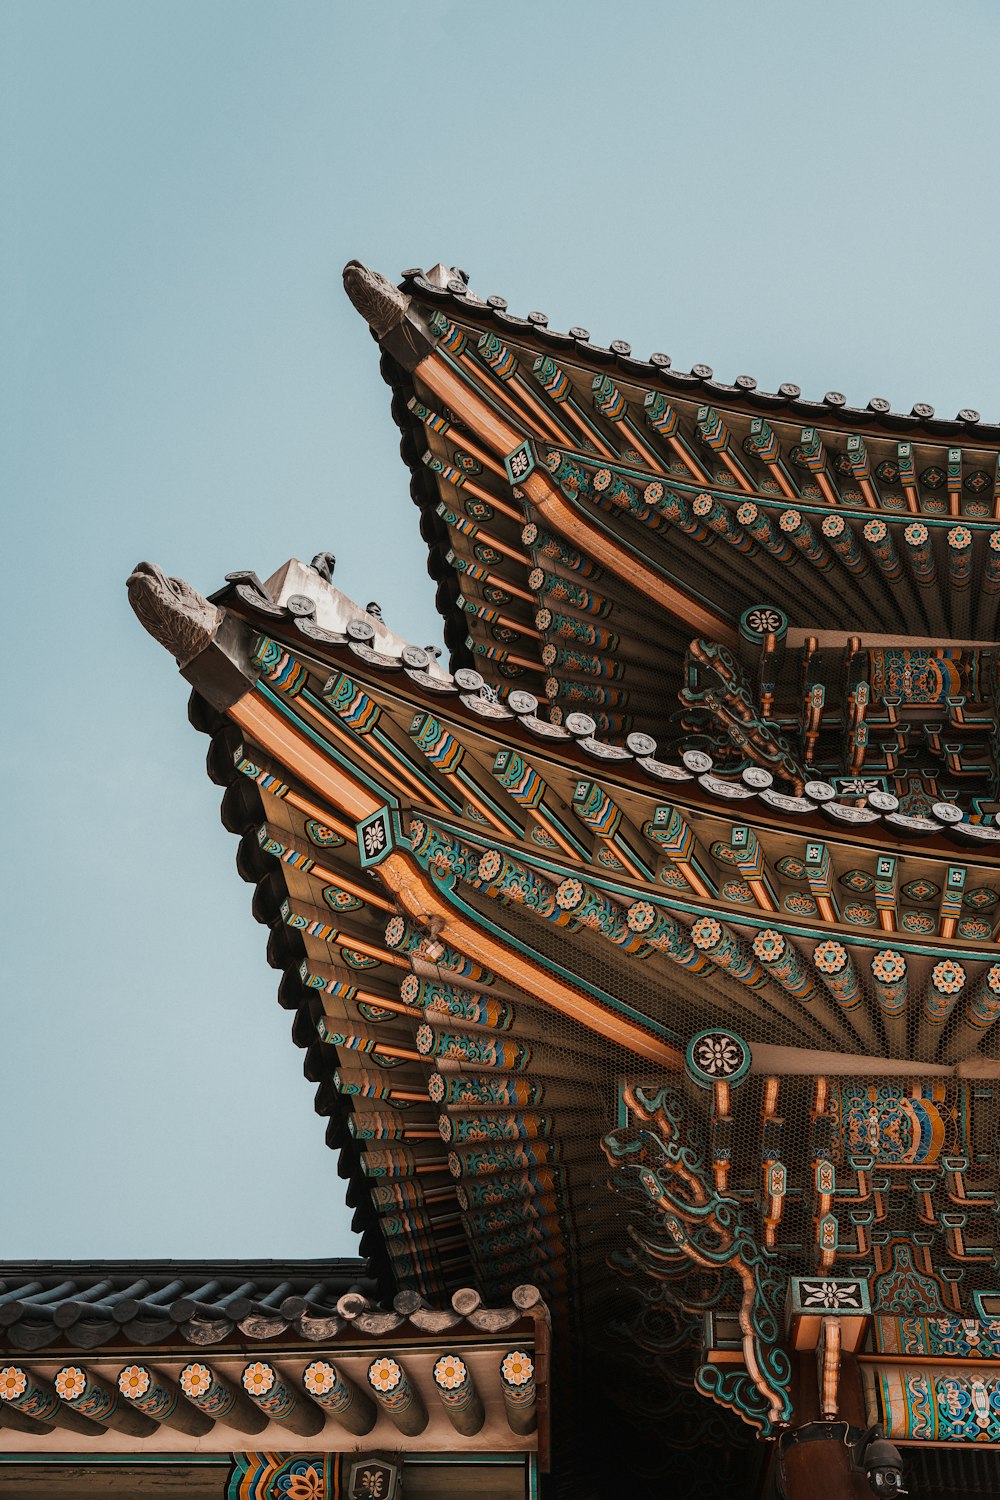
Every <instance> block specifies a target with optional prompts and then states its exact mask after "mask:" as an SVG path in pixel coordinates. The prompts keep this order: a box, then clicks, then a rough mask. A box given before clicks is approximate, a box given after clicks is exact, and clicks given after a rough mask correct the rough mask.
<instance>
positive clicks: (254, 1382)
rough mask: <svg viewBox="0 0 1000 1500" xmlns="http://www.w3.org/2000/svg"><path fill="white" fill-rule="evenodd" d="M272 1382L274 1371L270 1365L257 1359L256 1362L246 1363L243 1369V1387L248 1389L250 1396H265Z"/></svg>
mask: <svg viewBox="0 0 1000 1500" xmlns="http://www.w3.org/2000/svg"><path fill="white" fill-rule="evenodd" d="M273 1384H274V1371H273V1369H272V1368H271V1366H270V1365H266V1364H264V1363H263V1362H262V1361H261V1360H258V1361H257V1362H256V1364H252V1365H247V1367H246V1369H245V1370H244V1371H243V1388H244V1390H247V1391H249V1393H250V1395H251V1396H266V1395H267V1393H268V1391H269V1390H270V1389H271V1387H272V1386H273Z"/></svg>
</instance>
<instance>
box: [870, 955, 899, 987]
mask: <svg viewBox="0 0 1000 1500" xmlns="http://www.w3.org/2000/svg"><path fill="white" fill-rule="evenodd" d="M872 973H873V974H874V975H875V978H876V979H877V980H878V981H879V983H881V984H894V983H895V982H896V981H898V980H900V979H902V978H903V977H904V975H905V974H906V960H905V958H904V957H903V955H902V954H901V953H896V952H895V950H894V949H892V948H883V949H882V952H881V953H876V955H875V957H874V958H873V959H872Z"/></svg>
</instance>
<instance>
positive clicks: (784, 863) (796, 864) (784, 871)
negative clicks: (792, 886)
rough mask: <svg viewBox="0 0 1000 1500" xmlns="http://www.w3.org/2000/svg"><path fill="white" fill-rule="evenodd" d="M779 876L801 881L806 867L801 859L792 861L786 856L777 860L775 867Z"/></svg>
mask: <svg viewBox="0 0 1000 1500" xmlns="http://www.w3.org/2000/svg"><path fill="white" fill-rule="evenodd" d="M775 869H776V870H777V871H778V874H779V875H787V876H788V878H789V880H801V879H802V877H803V875H804V874H805V873H806V867H805V865H804V864H803V862H802V860H801V859H794V858H793V857H792V856H791V855H790V854H786V855H785V857H784V859H779V860H778V863H777V864H776V865H775Z"/></svg>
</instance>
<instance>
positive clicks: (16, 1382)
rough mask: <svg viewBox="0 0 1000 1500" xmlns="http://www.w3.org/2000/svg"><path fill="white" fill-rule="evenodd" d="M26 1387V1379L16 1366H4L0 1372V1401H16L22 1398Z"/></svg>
mask: <svg viewBox="0 0 1000 1500" xmlns="http://www.w3.org/2000/svg"><path fill="white" fill-rule="evenodd" d="M27 1386H28V1377H27V1375H26V1374H25V1373H24V1371H23V1370H21V1369H19V1368H18V1366H17V1365H5V1366H4V1368H3V1369H2V1370H0V1400H2V1401H16V1400H17V1398H18V1396H23V1395H24V1393H25V1390H26V1389H27Z"/></svg>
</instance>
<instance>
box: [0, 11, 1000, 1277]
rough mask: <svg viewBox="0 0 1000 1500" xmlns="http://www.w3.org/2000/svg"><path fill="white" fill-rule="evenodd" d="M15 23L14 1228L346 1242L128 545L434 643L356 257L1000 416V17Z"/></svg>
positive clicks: (865, 393)
mask: <svg viewBox="0 0 1000 1500" xmlns="http://www.w3.org/2000/svg"><path fill="white" fill-rule="evenodd" d="M0 29H2V35H0V58H2V61H0V69H2V74H3V76H2V77H0V92H2V94H3V104H2V109H3V111H4V116H5V118H4V120H3V129H2V135H3V140H4V142H5V145H4V148H3V151H4V158H3V163H2V171H3V185H2V186H3V202H4V206H5V212H4V219H5V220H6V224H5V228H4V231H3V239H2V242H0V272H2V285H3V293H4V295H3V297H2V304H3V306H2V319H3V326H2V329H0V334H2V342H3V349H4V355H3V374H2V380H3V385H2V403H3V426H4V428H5V429H6V434H5V440H4V443H3V452H2V456H0V462H2V465H3V474H2V480H3V493H4V496H5V507H4V541H5V544H6V545H5V547H4V553H5V557H6V569H5V574H6V580H7V582H6V586H5V594H6V598H7V601H8V602H7V606H6V611H5V615H6V631H7V647H6V649H5V651H4V653H3V671H4V707H5V713H4V726H5V727H4V734H3V743H2V751H0V754H2V762H0V764H2V767H3V773H4V785H5V789H6V806H5V824H4V832H5V845H6V859H5V861H4V865H3V873H2V879H3V885H4V890H3V902H2V907H0V910H2V912H3V922H4V928H5V933H4V943H3V955H2V964H3V989H2V993H3V1005H4V1028H3V1047H2V1049H0V1099H2V1105H3V1110H4V1115H5V1119H6V1130H5V1132H4V1151H3V1156H2V1159H0V1186H2V1205H3V1206H2V1208H0V1230H2V1234H0V1256H6V1257H14V1256H25V1257H28V1256H39V1257H55V1256H65V1255H76V1256H81V1257H83V1256H140V1255H149V1256H184V1255H191V1256H195V1255H205V1256H224V1255H225V1256H235V1255H261V1256H267V1255H273V1256H283V1255H320V1254H337V1253H350V1252H351V1250H352V1248H353V1241H352V1237H351V1235H350V1230H349V1225H348V1217H347V1214H346V1211H345V1209H344V1206H343V1184H342V1182H341V1180H340V1178H339V1177H338V1176H337V1173H336V1165H335V1162H334V1159H333V1156H332V1155H331V1153H330V1152H329V1151H327V1149H326V1147H325V1146H324V1144H323V1122H322V1121H321V1120H319V1119H318V1118H317V1117H316V1116H315V1115H314V1114H313V1110H312V1092H313V1090H312V1086H311V1085H309V1084H308V1083H306V1081H305V1080H304V1079H303V1077H302V1074H301V1054H300V1053H299V1052H298V1050H297V1049H296V1048H295V1047H294V1046H293V1045H292V1043H291V1040H290V1037H289V1022H290V1017H289V1016H288V1015H287V1013H286V1012H284V1011H282V1010H281V1009H280V1008H279V1006H278V1004H277V1002H276V999H275V990H276V979H277V976H276V975H275V974H274V973H273V971H271V970H270V969H269V968H268V967H267V964H266V962H265V958H264V947H265V938H266V933H265V931H264V930H263V929H261V928H259V927H257V926H256V925H255V924H254V922H253V920H252V918H251V915H250V890H249V888H248V887H246V886H244V885H243V883H242V882H241V881H240V880H239V878H238V876H237V874H236V871H235V866H234V856H235V848H236V845H235V840H234V839H233V838H232V837H231V836H230V835H229V834H227V833H226V832H225V831H224V830H223V829H222V827H221V824H220V822H219V800H220V799H219V791H218V789H217V788H216V787H215V786H213V785H212V784H211V783H210V782H209V780H208V778H207V776H206V775H205V772H204V768H203V767H204V755H205V749H206V746H207V742H206V741H205V740H204V739H202V738H201V737H200V736H197V735H195V733H194V732H193V731H192V730H190V729H189V727H188V726H187V723H186V718H185V701H186V688H185V685H184V683H183V682H182V681H181V680H180V679H179V678H178V677H177V675H176V672H175V670H174V667H173V663H172V662H171V661H170V659H169V658H168V657H167V655H166V654H165V653H164V652H163V651H162V650H160V649H159V648H157V647H156V646H154V644H153V643H152V642H151V641H150V640H149V638H148V637H146V636H145V634H144V633H143V631H142V630H141V629H140V627H139V626H138V624H137V623H136V622H135V620H134V619H133V617H132V615H131V613H130V612H129V610H128V607H127V604H126V598H125V590H124V580H125V578H126V576H127V574H128V572H129V571H130V568H131V566H132V564H133V563H134V562H136V561H137V560H138V559H139V558H150V559H152V560H153V561H156V562H158V563H160V564H161V565H162V566H163V567H164V568H165V569H166V570H167V571H168V572H171V573H177V574H180V575H182V576H184V577H186V578H188V579H190V580H191V581H192V582H193V583H194V584H195V585H196V586H198V587H199V588H201V589H202V590H203V591H205V592H208V591H209V590H211V589H212V588H213V587H215V586H217V585H218V584H219V583H220V582H221V579H222V575H223V574H224V573H225V572H227V571H229V570H231V569H233V568H236V567H250V568H254V569H255V570H256V571H257V572H258V573H260V574H261V576H266V574H267V573H269V572H270V571H272V570H273V569H274V568H275V567H276V566H277V565H278V564H280V563H281V562H282V561H284V559H285V558H286V557H287V556H289V555H293V554H297V555H299V556H304V557H306V558H308V557H310V556H312V554H313V553H314V552H316V551H318V550H321V549H326V548H329V549H332V550H333V551H335V552H336V554H337V557H338V565H337V582H338V584H339V585H340V586H341V587H342V588H344V589H345V590H347V591H348V592H349V593H351V594H353V596H354V597H355V598H357V599H359V600H361V601H362V602H363V601H366V600H368V599H370V598H377V599H379V600H381V601H382V602H383V605H384V607H385V612H386V615H387V618H388V619H389V621H390V623H391V624H392V625H393V627H394V628H396V629H397V630H399V631H400V632H401V633H403V634H404V635H407V636H408V637H409V638H410V639H411V640H414V641H416V642H418V643H420V644H423V643H424V642H427V641H431V640H437V639H440V632H439V630H438V626H437V621H436V616H435V615H434V611H433V585H432V584H431V582H430V580H429V579H428V578H427V576H426V572H425V567H424V556H423V551H422V547H421V543H420V539H419V535H418V530H417V516H416V512H415V510H414V508H413V506H412V504H411V502H410V500H409V496H408V490H407V476H406V474H405V472H404V471H403V468H402V465H401V463H400V461H399V458H398V452H397V437H396V434H395V429H394V427H393V425H392V423H391V420H390V416H389V401H388V391H387V388H386V387H385V386H384V385H383V384H382V381H381V379H380V376H379V374H378V362H377V354H376V351H375V349H374V347H373V345H372V344H371V342H370V340H369V337H368V334H367V332H366V330H365V329H364V327H363V326H362V325H361V323H360V321H359V319H358V318H357V315H356V314H355V313H354V312H353V311H352V310H351V309H350V307H349V305H348V304H347V302H346V299H345V298H344V296H343V293H342V290H341V286H340V269H341V267H342V265H343V264H344V262H345V261H346V260H347V259H349V258H351V257H357V258H359V259H362V260H365V261H367V262H368V263H369V264H372V265H374V266H377V267H378V268H379V269H381V270H383V271H385V272H386V273H387V274H389V275H391V276H396V275H397V274H398V272H399V271H400V270H401V269H402V268H403V267H405V266H412V265H424V266H429V265H432V264H433V263H434V262H435V261H437V260H444V261H446V262H448V263H450V264H454V265H459V266H462V267H464V268H465V269H466V270H467V271H468V272H469V273H470V276H471V280H472V285H473V287H474V288H475V289H476V290H477V291H479V292H480V293H481V294H483V295H486V294H489V293H492V292H500V293H502V294H503V295H504V296H506V297H507V298H508V300H509V302H510V304H511V307H512V308H513V309H514V310H515V311H518V312H526V311H528V310H529V309H533V308H541V309H542V310H544V311H545V312H547V313H548V314H549V317H550V320H551V322H552V323H553V324H554V325H556V326H559V327H568V326H570V325H571V324H578V323H582V324H584V325H585V326H586V327H588V328H589V329H590V330H591V331H592V333H593V335H594V337H595V338H596V339H598V340H599V341H601V342H606V341H608V340H610V339H611V338H615V337H621V338H626V339H629V340H630V341H631V343H632V344H633V347H634V348H635V350H636V352H637V353H640V354H646V353H648V352H649V351H651V350H653V349H660V350H665V351H666V352H667V353H669V354H670V355H671V356H672V357H673V359H674V361H675V363H676V364H678V365H679V366H681V367H684V368H687V367H689V366H690V364H692V363H694V362H697V361H702V362H705V363H707V364H710V365H712V366H713V367H714V369H715V370H716V372H717V373H718V374H719V375H720V376H721V377H723V378H726V379H731V378H732V377H734V376H735V375H737V374H743V373H746V374H751V375H755V376H756V377H757V379H758V380H759V381H760V383H761V384H762V385H765V386H769V387H772V388H773V387H774V386H776V385H777V384H779V383H780V382H781V381H784V380H792V381H795V382H797V383H798V384H799V385H801V386H802V388H803V391H804V392H805V394H807V395H809V396H822V395H823V393H824V392H825V391H827V390H829V389H839V390H841V391H844V392H845V393H846V394H847V396H848V398H849V399H851V400H852V401H860V402H862V403H864V402H866V401H867V400H868V398H869V397H870V396H872V395H885V396H888V397H889V398H890V399H891V400H892V402H893V404H894V406H898V407H902V408H903V409H906V410H908V409H909V407H910V406H911V405H912V403H913V402H914V401H918V400H923V401H929V402H931V403H932V404H933V405H934V406H935V407H936V408H937V409H938V411H939V412H940V413H942V414H944V415H952V414H953V413H954V412H956V411H957V410H958V409H959V408H960V407H963V406H973V407H976V408H978V409H979V410H981V411H982V413H983V415H984V417H989V418H990V419H992V420H996V418H997V416H998V415H1000V410H998V409H1000V391H998V379H997V377H998V373H1000V343H998V340H997V337H996V290H995V289H996V280H997V273H996V245H997V242H998V233H997V231H998V227H1000V225H998V217H1000V211H998V207H997V199H996V193H995V175H996V163H997V159H998V145H1000V142H998V133H1000V131H998V123H997V112H996V106H995V96H994V73H995V64H996V58H997V43H998V39H1000V10H998V9H997V7H996V6H995V5H993V4H988V3H986V0H983V3H979V4H973V3H966V4H953V5H950V6H948V7H942V6H940V5H931V4H925V3H921V0H908V3H896V0H883V3H880V4H878V5H870V4H868V3H852V0H840V3H838V4H836V5H831V6H822V5H819V4H812V5H810V4H808V3H807V4H803V3H801V0H799V3H796V4H784V3H769V0H761V3H758V4H756V5H749V4H739V3H736V4H730V3H708V0H706V3H669V0H661V3H652V0H650V3H642V4H637V3H633V0H620V3H618V4H617V5H615V6H614V7H612V6H609V5H607V4H600V5H598V4H595V3H591V0H575V3H569V0H567V3H562V0H549V3H545V0H534V3H525V0H505V3H504V4H503V5H486V4H481V3H478V0H463V3H459V0H454V3H442V0H424V3H422V4H420V5H406V4H402V3H397V0H381V3H369V4H352V5H345V4H341V3H337V0H323V3H313V0H288V3H283V4H276V3H263V0H239V3H233V0H211V3H210V4H208V5H205V4H204V3H202V0H197V3H194V0H170V3H167V0H160V3H152V0H147V3H144V4H136V3H135V0H121V3H118V0H87V3H80V0H68V3H56V0H6V3H5V4H4V6H3V7H2V8H0ZM390 601H391V603H390Z"/></svg>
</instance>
